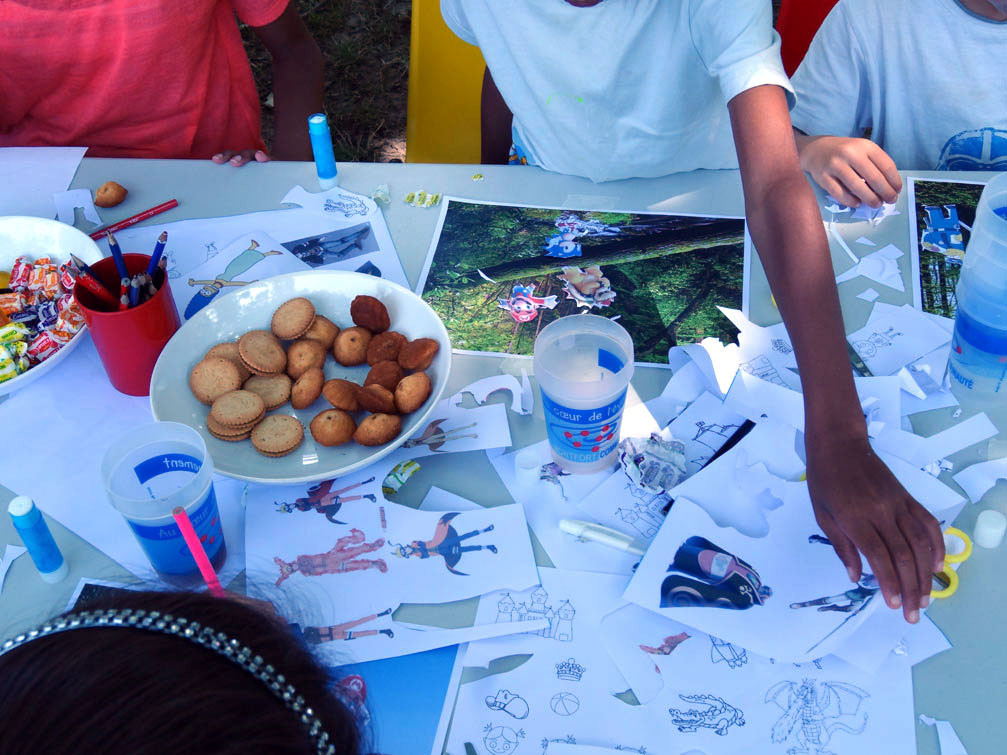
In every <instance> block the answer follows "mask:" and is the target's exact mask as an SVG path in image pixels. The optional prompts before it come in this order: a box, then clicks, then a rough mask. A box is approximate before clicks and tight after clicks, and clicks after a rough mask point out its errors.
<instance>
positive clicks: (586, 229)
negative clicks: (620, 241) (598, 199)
mask: <svg viewBox="0 0 1007 755" xmlns="http://www.w3.org/2000/svg"><path fill="white" fill-rule="evenodd" d="M620 230H621V229H620V228H619V226H616V225H608V224H607V223H602V222H601V221H600V220H585V219H583V218H581V217H579V216H578V215H577V214H576V213H573V212H564V213H562V214H561V215H560V216H559V217H557V218H556V233H555V234H554V235H553V236H551V237H550V238H549V239H548V240H547V241H546V242H545V247H544V249H545V252H546V254H545V256H546V257H558V258H559V259H567V258H570V257H580V256H581V254H583V248H582V247H581V245H580V242H579V241H577V239H578V238H580V237H582V236H616V235H618V234H619V232H620Z"/></svg>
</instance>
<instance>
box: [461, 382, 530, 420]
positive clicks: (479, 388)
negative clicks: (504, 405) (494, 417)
mask: <svg viewBox="0 0 1007 755" xmlns="http://www.w3.org/2000/svg"><path fill="white" fill-rule="evenodd" d="M498 391H506V392H508V393H510V397H511V400H510V408H511V411H512V412H514V413H515V414H530V413H531V411H530V410H529V411H525V403H527V402H526V401H525V397H524V388H523V387H522V385H521V383H520V382H518V379H517V378H516V377H514V376H513V375H509V374H506V373H504V374H502V375H491V376H490V377H487V378H483V379H482V380H477V381H476V382H474V383H470V384H469V385H467V386H465V387H464V388H462V389H461V390H460V391H458V392H457V393H456V394H455V395H454V396H452V397H451V401H452V402H453V403H454V405H455V406H461V405H462V402H463V401H464V398H465V394H466V393H468V394H471V395H472V398H474V399H475V402H476V404H478V405H479V406H483V405H484V404H485V403H486V401H487V400H488V399H489V397H490V395H492V394H494V393H496V392H498Z"/></svg>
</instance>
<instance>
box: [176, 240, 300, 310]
mask: <svg viewBox="0 0 1007 755" xmlns="http://www.w3.org/2000/svg"><path fill="white" fill-rule="evenodd" d="M310 269H311V267H310V266H309V265H308V264H306V263H304V262H301V260H299V259H297V257H295V256H294V255H293V254H291V253H290V252H288V251H287V250H286V249H284V248H283V245H281V244H280V242H279V241H276V240H275V239H274V238H273V237H272V236H270V235H269V234H268V233H266V232H265V231H252V232H251V233H246V234H245V235H243V236H240V237H239V238H237V239H235V240H234V241H233V242H231V243H230V244H228V245H227V246H226V247H224V248H223V249H221V250H220V254H218V255H215V256H214V257H212V258H211V259H209V260H207V261H206V262H204V263H203V264H202V265H197V266H196V267H194V268H192V270H190V271H189V272H188V273H187V274H186V275H183V276H182V277H181V278H179V279H178V280H175V281H172V282H171V295H172V296H173V297H174V299H175V306H176V307H177V308H178V315H179V317H181V318H182V322H185V321H186V320H188V319H189V318H190V317H193V316H194V315H195V314H196V313H197V312H199V311H200V310H201V309H203V307H205V306H207V305H208V304H210V302H212V301H213V300H214V299H219V298H220V297H223V296H227V295H228V294H232V293H234V292H235V291H237V290H238V289H239V288H241V287H242V286H244V285H246V284H248V283H255V282H256V281H260V280H263V279H265V278H271V277H272V276H274V275H281V274H282V273H296V272H300V271H301V270H310Z"/></svg>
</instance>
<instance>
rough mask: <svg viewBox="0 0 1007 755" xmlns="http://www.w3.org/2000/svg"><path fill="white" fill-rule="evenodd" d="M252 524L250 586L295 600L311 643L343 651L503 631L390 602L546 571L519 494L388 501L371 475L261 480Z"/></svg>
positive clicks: (442, 595) (365, 655)
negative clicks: (433, 621) (464, 504)
mask: <svg viewBox="0 0 1007 755" xmlns="http://www.w3.org/2000/svg"><path fill="white" fill-rule="evenodd" d="M245 534H246V548H247V551H248V554H249V555H248V565H249V566H248V570H247V579H248V585H249V593H250V594H253V595H255V596H256V597H261V598H264V599H267V600H271V601H272V602H273V603H274V604H275V605H278V606H282V607H284V608H287V609H288V610H289V612H290V613H292V614H295V615H288V616H287V618H288V619H289V620H291V621H292V622H294V623H297V624H298V625H299V626H300V628H301V631H302V632H303V634H304V637H305V639H306V640H307V641H308V642H309V643H311V644H315V645H318V649H319V650H320V651H321V652H322V653H323V654H325V655H331V657H332V658H333V659H336V658H338V659H339V662H343V663H345V662H346V661H347V660H354V661H363V660H373V659H375V658H386V657H392V656H396V655H403V654H406V653H411V652H417V651H418V650H428V649H431V648H433V647H442V646H444V645H449V644H457V643H459V642H466V641H469V640H472V639H478V638H480V637H486V636H492V635H495V634H498V633H499V631H500V628H499V627H481V628H480V627H469V628H463V629H457V630H443V629H438V628H433V627H432V628H421V627H417V626H415V625H409V626H406V625H402V624H398V623H396V622H395V620H394V617H393V616H392V614H393V613H394V611H395V610H396V609H397V608H398V606H399V605H400V604H401V603H420V604H422V603H446V602H450V601H454V600H462V599H465V598H470V597H474V596H476V595H482V594H484V593H487V592H490V591H492V590H496V589H501V588H509V589H515V590H520V589H524V588H526V587H528V586H530V585H534V584H537V583H538V572H537V569H536V567H535V561H534V556H533V554H532V548H531V541H530V540H529V538H528V529H527V523H526V521H525V517H524V512H523V511H522V509H521V507H520V506H498V507H496V508H493V509H483V508H479V509H476V510H470V511H448V512H438V511H434V512H426V511H416V510H414V509H410V508H407V507H404V506H400V505H398V504H394V503H389V502H387V501H385V500H384V498H383V497H382V493H381V482H380V481H378V480H377V479H376V478H375V477H373V476H372V477H370V478H368V479H366V480H364V481H361V482H356V483H354V482H349V481H348V480H347V479H346V478H342V479H340V480H326V481H323V482H320V483H317V484H314V485H311V486H310V487H304V486H255V487H254V488H253V489H251V490H250V492H249V495H248V500H247V516H246V530H245ZM348 640H353V642H352V643H347V642H346V641H348ZM347 656H349V658H347Z"/></svg>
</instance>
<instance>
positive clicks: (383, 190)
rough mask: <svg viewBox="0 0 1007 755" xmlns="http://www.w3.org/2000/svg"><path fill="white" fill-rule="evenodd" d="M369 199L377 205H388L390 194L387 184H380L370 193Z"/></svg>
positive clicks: (390, 199) (390, 198)
mask: <svg viewBox="0 0 1007 755" xmlns="http://www.w3.org/2000/svg"><path fill="white" fill-rule="evenodd" d="M371 199H373V200H374V201H375V202H377V203H378V204H388V203H389V202H391V201H392V195H391V192H390V191H389V189H388V184H381V185H380V186H377V187H375V188H374V191H372V192H371Z"/></svg>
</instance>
